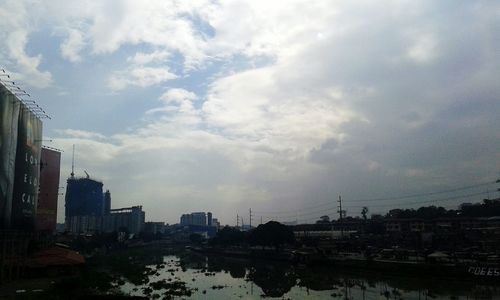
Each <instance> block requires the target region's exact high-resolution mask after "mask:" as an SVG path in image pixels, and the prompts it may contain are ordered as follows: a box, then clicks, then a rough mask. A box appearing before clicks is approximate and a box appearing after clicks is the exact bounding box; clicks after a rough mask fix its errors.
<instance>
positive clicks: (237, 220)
mask: <svg viewBox="0 0 500 300" xmlns="http://www.w3.org/2000/svg"><path fill="white" fill-rule="evenodd" d="M238 227H240V216H238V214H236V228H238Z"/></svg>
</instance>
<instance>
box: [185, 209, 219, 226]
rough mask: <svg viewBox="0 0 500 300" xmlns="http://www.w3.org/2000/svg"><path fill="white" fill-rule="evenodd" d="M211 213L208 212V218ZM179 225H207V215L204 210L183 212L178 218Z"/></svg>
mask: <svg viewBox="0 0 500 300" xmlns="http://www.w3.org/2000/svg"><path fill="white" fill-rule="evenodd" d="M211 217H212V214H211V213H210V218H211ZM180 221H181V222H180V224H181V225H201V226H206V225H207V215H206V214H205V213H204V212H193V213H190V214H183V215H182V216H181V220H180Z"/></svg>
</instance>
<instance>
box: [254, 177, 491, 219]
mask: <svg viewBox="0 0 500 300" xmlns="http://www.w3.org/2000/svg"><path fill="white" fill-rule="evenodd" d="M494 183H495V181H490V182H486V183H479V184H475V185H469V186H465V187H459V188H454V189H448V190H442V191H438V192H430V193H420V194H412V195H404V196H395V197H387V198H366V199H350V200H348V202H349V203H350V202H372V201H390V200H393V201H394V200H402V199H410V198H417V197H426V196H433V195H439V194H446V193H452V192H458V191H464V190H469V189H473V188H478V187H482V186H487V185H491V184H494ZM421 203H425V201H421ZM331 204H332V203H331V201H329V202H324V203H319V204H317V205H313V206H308V207H305V208H301V209H296V210H290V211H254V213H255V214H258V215H275V216H277V215H292V214H296V213H298V212H300V211H308V210H311V209H315V208H319V207H323V206H329V205H331ZM391 205H394V204H391ZM363 206H367V205H363ZM370 206H377V205H370ZM388 206H390V205H388ZM349 207H362V206H349Z"/></svg>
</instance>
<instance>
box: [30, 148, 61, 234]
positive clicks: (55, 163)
mask: <svg viewBox="0 0 500 300" xmlns="http://www.w3.org/2000/svg"><path fill="white" fill-rule="evenodd" d="M60 168H61V152H59V151H56V150H53V149H48V148H42V154H41V158H40V185H39V186H40V188H39V192H38V203H37V211H36V230H37V231H43V232H51V233H52V232H54V231H55V230H56V222H57V196H58V194H59V177H60Z"/></svg>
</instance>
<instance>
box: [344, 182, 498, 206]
mask: <svg viewBox="0 0 500 300" xmlns="http://www.w3.org/2000/svg"><path fill="white" fill-rule="evenodd" d="M494 183H495V181H492V182H487V183H480V184H475V185H469V186H465V187H461V188H455V189H450V190H444V191H439V192H431V193H423V194H413V195H406V196H400V197H388V198H368V199H354V200H349V202H369V201H389V200H400V199H408V198H417V197H426V196H433V195H439V194H446V193H451V192H458V191H464V190H469V189H472V188H477V187H481V186H486V185H490V184H494Z"/></svg>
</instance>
